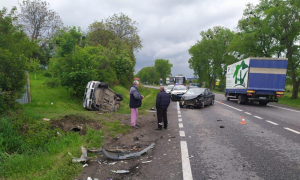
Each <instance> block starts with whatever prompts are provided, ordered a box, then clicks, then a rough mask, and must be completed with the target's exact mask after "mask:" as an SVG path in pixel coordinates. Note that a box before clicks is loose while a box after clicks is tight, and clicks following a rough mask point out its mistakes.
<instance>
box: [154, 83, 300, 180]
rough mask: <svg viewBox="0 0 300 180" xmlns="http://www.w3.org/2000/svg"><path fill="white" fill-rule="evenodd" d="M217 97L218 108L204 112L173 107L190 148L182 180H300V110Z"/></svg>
mask: <svg viewBox="0 0 300 180" xmlns="http://www.w3.org/2000/svg"><path fill="white" fill-rule="evenodd" d="M154 88H158V87H154ZM215 95H216V101H215V104H214V105H212V106H206V107H204V108H203V109H189V108H179V104H178V102H172V103H171V105H170V107H169V108H170V109H172V112H174V113H176V114H177V116H178V124H179V125H178V126H179V130H178V133H179V135H180V136H181V140H180V144H181V145H182V142H184V143H186V144H187V151H188V152H185V150H184V148H183V147H182V146H181V161H182V171H183V173H182V179H184V180H189V179H194V180H198V179H199V180H202V179H204V180H206V179H221V180H231V179H237V180H244V179H251V180H252V179H266V180H277V179H278V180H300V110H298V109H293V108H291V107H286V106H282V105H276V104H275V103H271V104H270V105H269V104H268V105H267V106H260V105H258V104H246V105H239V104H238V103H237V100H231V101H226V99H225V97H224V95H223V94H215ZM220 101H221V102H222V103H221V104H220ZM175 109H177V112H176V111H174V110H175ZM243 116H244V120H245V122H246V125H242V124H240V122H241V121H242V117H243ZM221 127H223V128H221ZM178 143H179V142H178ZM187 161H189V162H188V163H187ZM188 166H190V169H189V168H188ZM189 174H191V176H189Z"/></svg>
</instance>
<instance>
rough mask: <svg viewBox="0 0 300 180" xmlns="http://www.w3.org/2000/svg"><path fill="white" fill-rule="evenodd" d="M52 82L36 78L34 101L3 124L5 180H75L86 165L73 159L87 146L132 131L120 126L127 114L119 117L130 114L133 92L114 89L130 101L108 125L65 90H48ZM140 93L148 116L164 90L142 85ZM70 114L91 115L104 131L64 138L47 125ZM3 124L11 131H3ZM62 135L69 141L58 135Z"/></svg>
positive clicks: (0, 142) (0, 152) (0, 173)
mask: <svg viewBox="0 0 300 180" xmlns="http://www.w3.org/2000/svg"><path fill="white" fill-rule="evenodd" d="M46 81H47V77H44V76H43V75H42V74H37V78H36V79H35V78H34V74H30V83H31V97H32V102H31V103H30V104H24V105H21V106H20V107H21V109H18V110H16V111H10V112H9V113H7V115H6V116H5V117H1V119H0V161H1V163H0V179H1V178H3V179H74V178H75V177H76V176H78V175H79V174H80V173H81V170H82V164H80V163H72V162H71V159H72V157H71V155H72V156H74V157H80V155H81V149H80V146H81V145H83V146H85V147H88V148H91V147H96V148H99V147H100V146H101V145H102V144H103V143H104V136H107V135H108V136H112V137H116V136H117V135H118V134H125V133H126V132H128V131H129V129H130V126H128V125H123V124H122V123H120V121H119V120H120V119H118V118H122V115H116V114H129V113H130V108H129V106H128V104H129V89H126V88H124V87H121V86H115V87H112V89H113V90H114V91H115V92H116V93H121V94H122V95H123V96H124V100H123V101H122V102H121V109H120V110H119V111H118V112H115V113H107V114H103V116H106V118H107V117H108V118H109V119H112V120H111V121H105V120H103V119H100V117H99V114H98V113H97V112H93V111H87V110H85V109H84V108H83V107H82V99H80V98H76V97H74V96H72V95H71V94H70V93H69V92H68V91H67V90H66V89H65V88H64V87H56V88H51V87H48V86H46V85H45V82H46ZM139 91H140V93H141V94H142V95H144V96H145V99H144V100H143V105H142V107H140V108H139V113H140V114H146V113H148V112H147V111H146V110H149V109H150V108H151V107H154V106H155V100H156V94H157V92H158V90H155V89H148V88H144V87H142V86H141V87H140V88H139ZM52 102H53V105H51V103H52ZM70 114H77V115H79V116H84V117H86V115H88V116H89V118H90V119H95V120H98V121H99V122H100V123H101V125H102V129H101V131H97V130H94V129H92V128H93V127H90V128H89V127H88V128H87V134H86V135H85V136H80V135H79V134H78V133H71V132H68V133H63V132H62V131H61V130H60V129H53V128H51V126H50V125H49V122H44V121H43V120H42V118H50V119H51V120H52V119H60V118H59V117H61V116H65V115H70ZM114 115H116V116H114ZM3 118H6V120H4V119H3ZM1 122H2V124H1ZM5 123H6V124H5ZM1 125H2V127H3V128H6V130H5V129H3V128H2V129H1ZM3 125H5V126H3ZM24 129H26V130H24ZM57 131H59V132H60V133H61V134H63V136H62V137H60V136H57V135H56V132H57ZM70 154H71V155H70Z"/></svg>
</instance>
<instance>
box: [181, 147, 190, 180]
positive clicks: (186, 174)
mask: <svg viewBox="0 0 300 180" xmlns="http://www.w3.org/2000/svg"><path fill="white" fill-rule="evenodd" d="M180 146H181V160H182V173H183V180H193V175H192V170H191V164H190V159H189V152H188V147H187V143H186V141H180Z"/></svg>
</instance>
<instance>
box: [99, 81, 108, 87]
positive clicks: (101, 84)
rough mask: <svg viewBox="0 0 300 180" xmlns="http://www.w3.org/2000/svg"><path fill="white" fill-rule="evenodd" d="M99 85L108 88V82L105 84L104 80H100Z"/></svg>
mask: <svg viewBox="0 0 300 180" xmlns="http://www.w3.org/2000/svg"><path fill="white" fill-rule="evenodd" d="M99 87H104V88H108V84H107V83H104V82H101V83H100V84H99Z"/></svg>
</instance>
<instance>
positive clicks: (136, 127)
mask: <svg viewBox="0 0 300 180" xmlns="http://www.w3.org/2000/svg"><path fill="white" fill-rule="evenodd" d="M131 127H133V128H135V129H138V128H139V127H137V126H136V125H135V126H131Z"/></svg>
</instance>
